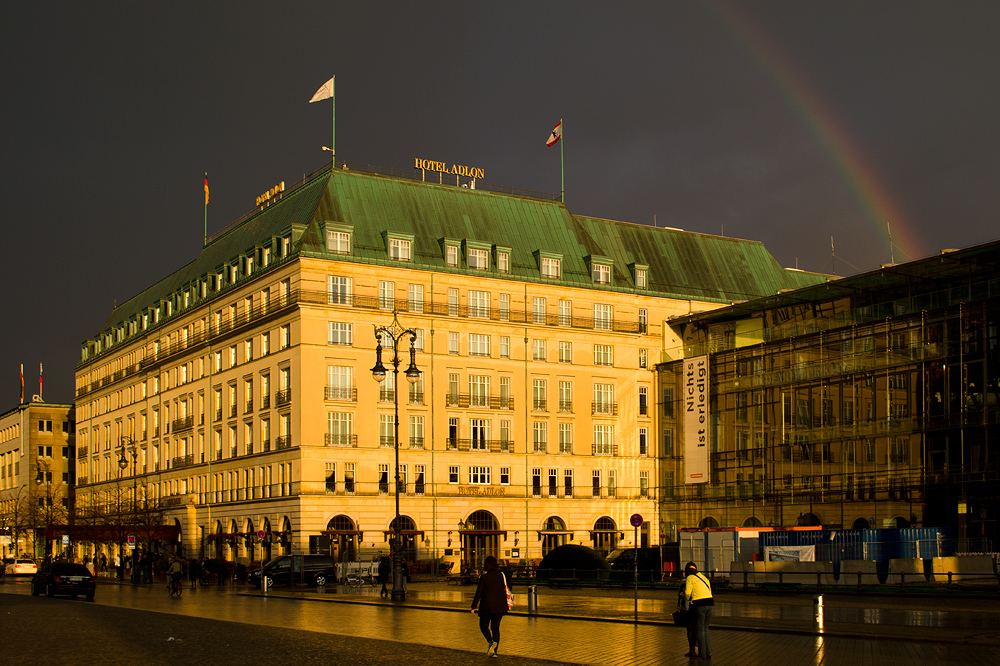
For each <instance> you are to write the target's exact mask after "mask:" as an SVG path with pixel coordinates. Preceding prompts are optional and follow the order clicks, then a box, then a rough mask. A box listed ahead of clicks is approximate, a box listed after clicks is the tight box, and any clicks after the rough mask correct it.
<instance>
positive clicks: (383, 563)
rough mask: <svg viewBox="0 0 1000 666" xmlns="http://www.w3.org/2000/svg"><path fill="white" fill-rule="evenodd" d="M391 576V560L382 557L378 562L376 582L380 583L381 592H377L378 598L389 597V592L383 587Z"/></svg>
mask: <svg viewBox="0 0 1000 666" xmlns="http://www.w3.org/2000/svg"><path fill="white" fill-rule="evenodd" d="M391 575H392V560H390V559H389V558H388V557H387V556H385V555H383V556H382V559H381V560H379V561H378V582H380V583H382V591H381V592H379V596H380V597H387V596H389V590H387V589H386V587H385V585H386V583H388V582H389V576H391Z"/></svg>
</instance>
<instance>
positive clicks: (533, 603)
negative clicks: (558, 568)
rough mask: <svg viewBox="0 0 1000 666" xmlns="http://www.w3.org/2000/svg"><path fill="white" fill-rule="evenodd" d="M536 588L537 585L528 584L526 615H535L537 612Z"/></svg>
mask: <svg viewBox="0 0 1000 666" xmlns="http://www.w3.org/2000/svg"><path fill="white" fill-rule="evenodd" d="M537 588H538V586H537V585H529V586H528V615H536V614H537V613H538V594H537V592H536V590H537Z"/></svg>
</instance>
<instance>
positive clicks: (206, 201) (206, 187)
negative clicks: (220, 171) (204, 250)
mask: <svg viewBox="0 0 1000 666" xmlns="http://www.w3.org/2000/svg"><path fill="white" fill-rule="evenodd" d="M205 245H208V172H207V171H206V172H205V244H204V245H202V247H205Z"/></svg>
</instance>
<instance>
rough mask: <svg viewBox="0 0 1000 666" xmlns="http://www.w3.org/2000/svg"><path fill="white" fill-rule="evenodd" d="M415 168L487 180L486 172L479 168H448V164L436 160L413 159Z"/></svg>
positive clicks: (460, 166)
mask: <svg viewBox="0 0 1000 666" xmlns="http://www.w3.org/2000/svg"><path fill="white" fill-rule="evenodd" d="M413 168H414V169H422V170H424V171H440V172H441V173H451V174H455V175H456V176H466V177H467V178H486V172H485V171H484V170H483V169H480V168H478V167H470V166H462V165H461V164H452V165H451V168H450V169H449V168H448V163H447V162H435V161H434V160H422V159H420V158H419V157H415V158H414V159H413Z"/></svg>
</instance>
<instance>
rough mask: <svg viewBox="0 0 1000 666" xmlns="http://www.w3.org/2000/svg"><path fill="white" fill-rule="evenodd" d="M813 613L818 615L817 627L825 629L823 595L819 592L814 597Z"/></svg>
mask: <svg viewBox="0 0 1000 666" xmlns="http://www.w3.org/2000/svg"><path fill="white" fill-rule="evenodd" d="M813 613H814V614H815V616H816V627H817V628H818V629H819V630H820V631H822V630H823V595H822V594H817V595H816V596H815V597H813Z"/></svg>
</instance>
